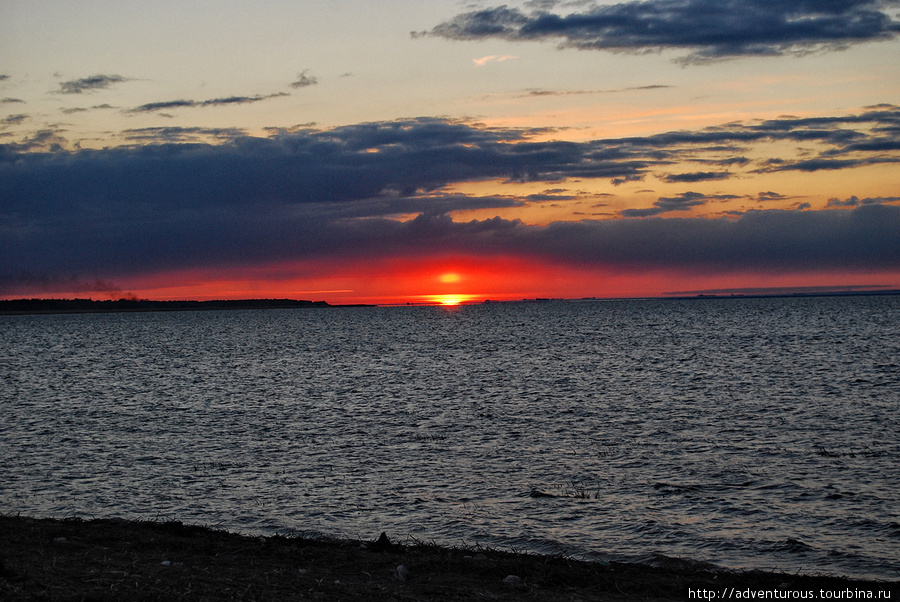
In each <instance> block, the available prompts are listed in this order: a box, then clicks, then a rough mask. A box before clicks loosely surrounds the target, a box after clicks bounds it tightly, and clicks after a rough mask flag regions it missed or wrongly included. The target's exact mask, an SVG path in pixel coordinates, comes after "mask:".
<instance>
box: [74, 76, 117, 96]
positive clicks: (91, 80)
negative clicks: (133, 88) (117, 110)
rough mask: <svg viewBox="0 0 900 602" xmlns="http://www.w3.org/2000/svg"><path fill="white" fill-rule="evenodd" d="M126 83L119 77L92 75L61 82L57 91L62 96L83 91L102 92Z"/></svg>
mask: <svg viewBox="0 0 900 602" xmlns="http://www.w3.org/2000/svg"><path fill="white" fill-rule="evenodd" d="M126 81H128V79H127V78H125V77H122V76H121V75H92V76H90V77H83V78H81V79H73V80H71V81H67V82H62V83H61V84H59V91H60V92H61V93H62V94H81V93H82V92H84V91H85V90H104V89H106V88H108V87H110V86H111V85H112V84H118V83H121V82H126Z"/></svg>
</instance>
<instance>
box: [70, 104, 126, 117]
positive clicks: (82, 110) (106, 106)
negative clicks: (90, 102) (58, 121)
mask: <svg viewBox="0 0 900 602" xmlns="http://www.w3.org/2000/svg"><path fill="white" fill-rule="evenodd" d="M114 108H115V107H114V106H112V105H110V104H105V103H104V104H102V105H94V106H92V107H90V108H88V107H70V108H66V109H60V111H62V113H63V114H64V115H71V114H72V113H85V112H87V111H91V110H99V109H114Z"/></svg>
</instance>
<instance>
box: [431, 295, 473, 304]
mask: <svg viewBox="0 0 900 602" xmlns="http://www.w3.org/2000/svg"><path fill="white" fill-rule="evenodd" d="M431 299H432V300H433V301H434V302H435V303H438V304H439V305H445V306H453V305H459V304H461V303H466V302H467V301H471V300H472V295H432V296H431Z"/></svg>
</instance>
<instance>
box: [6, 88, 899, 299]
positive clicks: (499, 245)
mask: <svg viewBox="0 0 900 602" xmlns="http://www.w3.org/2000/svg"><path fill="white" fill-rule="evenodd" d="M537 133H543V132H542V131H538V130H527V129H502V128H485V127H479V126H474V125H471V124H467V123H464V122H458V121H451V120H442V119H415V120H404V121H392V122H377V123H366V124H359V125H353V126H346V127H341V128H335V129H330V130H315V129H306V130H299V131H294V132H282V133H278V134H276V135H273V136H272V137H270V138H257V137H250V136H246V135H242V134H241V133H240V132H239V131H235V130H224V131H223V130H196V129H194V128H187V129H182V128H151V129H144V130H134V131H132V136H133V138H134V139H135V140H136V141H139V142H141V143H142V145H140V146H132V147H119V148H107V149H103V150H69V151H65V150H62V148H61V143H60V142H59V141H56V142H54V143H53V144H54V145H55V146H50V143H49V142H48V141H47V140H43V141H42V142H41V144H42V145H43V146H40V147H39V146H37V142H36V143H35V147H33V148H41V149H44V150H40V151H35V150H33V148H32V147H30V146H28V145H6V146H0V199H2V205H0V247H2V248H3V249H4V252H3V254H2V256H0V294H14V291H16V290H18V289H20V288H21V287H23V286H25V285H26V284H27V283H28V282H32V283H33V282H48V283H50V282H71V281H73V280H85V281H93V280H97V279H100V280H115V279H118V278H122V277H126V276H129V275H134V274H149V273H155V272H164V271H167V270H172V269H194V268H210V267H229V266H250V265H261V264H266V263H272V262H285V261H291V260H308V259H344V260H350V261H353V260H360V259H362V258H367V259H368V258H376V257H383V258H397V257H429V256H431V257H440V256H445V255H449V254H456V255H479V256H511V255H516V256H528V257H534V258H537V259H541V260H543V261H547V262H559V263H567V264H572V265H576V264H577V265H583V266H605V267H612V268H616V269H631V270H652V269H679V270H686V271H687V270H713V271H716V270H718V271H723V272H728V271H739V270H758V271H768V272H773V271H777V272H785V271H804V270H806V271H808V270H830V269H842V270H876V269H882V270H897V269H900V236H897V233H898V232H900V207H897V206H892V205H886V204H884V203H886V202H892V201H893V200H896V199H865V200H862V201H860V200H858V199H855V198H851V199H848V200H847V201H839V200H835V202H834V204H833V206H835V207H853V209H838V210H832V211H806V212H801V211H776V210H769V211H753V212H748V213H745V214H743V215H742V216H740V217H739V218H737V219H729V220H726V219H706V218H681V219H677V218H673V217H668V218H662V217H658V216H659V215H661V214H665V213H674V214H675V215H677V214H678V212H682V211H686V210H688V209H690V208H691V207H694V206H697V205H701V204H704V203H709V202H715V201H718V200H723V199H725V197H724V196H722V195H706V194H702V193H699V192H695V191H691V190H686V191H684V192H682V193H680V194H677V195H674V196H666V197H660V198H659V199H658V200H657V201H656V203H655V204H654V206H653V207H651V208H648V209H633V210H625V211H622V212H621V213H620V215H621V216H622V217H625V218H630V219H618V220H607V221H583V222H558V223H552V224H549V225H547V226H532V225H526V224H524V223H522V222H519V221H516V220H504V219H500V218H494V219H490V220H483V221H472V222H466V223H459V222H454V221H453V220H452V219H451V218H450V217H449V215H448V214H449V213H450V212H453V211H457V210H460V209H471V208H490V207H509V206H518V205H521V204H524V203H528V202H542V201H547V200H567V199H570V198H571V195H569V194H565V193H566V192H567V190H566V189H564V188H560V187H548V189H547V190H546V191H545V192H544V193H542V194H540V195H537V196H534V197H532V198H529V197H523V198H510V197H494V196H486V197H472V196H466V195H460V194H449V193H447V192H446V191H445V189H446V187H447V186H448V185H451V184H454V183H460V182H467V181H473V180H488V179H506V180H509V181H541V182H547V183H548V184H549V185H552V183H556V182H561V181H563V180H565V179H567V178H581V179H585V178H603V179H608V180H611V181H613V182H621V181H630V180H640V179H642V178H644V177H646V176H648V175H649V174H654V175H656V176H657V177H660V178H668V179H669V180H670V181H674V182H694V181H696V180H698V179H703V178H704V177H705V178H709V177H712V176H703V175H702V174H705V173H706V172H693V171H689V172H685V173H684V174H682V177H681V179H679V178H678V176H677V175H675V176H673V175H672V170H673V167H674V166H677V165H681V164H684V163H686V162H687V163H696V164H703V165H717V166H718V171H716V172H711V173H715V174H717V175H716V176H715V179H720V178H728V177H739V176H740V175H742V174H743V173H745V172H752V171H771V170H809V169H847V168H851V167H854V166H860V165H869V164H872V163H885V162H894V163H895V162H898V161H900V154H898V152H897V151H898V150H900V109H898V108H897V107H892V106H884V107H876V108H873V109H871V110H869V111H867V112H864V113H860V114H856V115H847V116H842V117H826V118H815V119H795V118H782V119H777V120H771V121H764V122H760V123H755V124H752V125H742V124H729V125H727V126H722V127H717V128H708V129H704V130H698V131H681V132H670V133H665V134H659V135H654V136H646V137H633V138H619V139H601V140H591V141H587V142H558V141H538V140H535V139H534V138H533V136H534V135H535V134H537ZM48 136H49V137H50V138H52V135H51V134H48ZM197 136H207V137H213V138H217V139H219V140H221V142H218V143H200V142H179V143H174V142H173V141H181V140H192V139H195V137H197ZM784 142H790V143H796V142H802V143H803V144H804V146H806V147H808V148H812V147H814V148H816V149H817V151H816V153H815V154H814V155H813V154H810V153H807V154H806V155H805V156H803V157H799V158H795V157H784V158H775V159H772V158H766V159H762V160H754V159H750V158H747V156H746V155H747V154H748V151H749V150H750V149H752V146H753V145H754V144H757V143H784ZM698 174H701V175H698ZM719 174H723V175H719ZM728 198H733V197H728ZM779 198H783V197H781V195H779V194H778V193H777V192H772V191H768V192H761V193H759V197H758V200H772V199H779ZM754 200H757V199H756V198H754ZM409 214H418V215H419V216H418V217H417V218H415V219H407V220H406V221H400V220H397V219H392V218H393V217H395V216H397V215H409Z"/></svg>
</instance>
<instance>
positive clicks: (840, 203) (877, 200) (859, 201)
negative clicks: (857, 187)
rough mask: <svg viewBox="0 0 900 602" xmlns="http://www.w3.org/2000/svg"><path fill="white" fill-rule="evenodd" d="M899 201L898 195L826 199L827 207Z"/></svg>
mask: <svg viewBox="0 0 900 602" xmlns="http://www.w3.org/2000/svg"><path fill="white" fill-rule="evenodd" d="M897 201H900V197H897V196H888V197H875V198H872V197H869V198H865V199H860V198H859V197H856V196H851V197H850V198H848V199H845V200H843V201H842V200H841V199H836V198H835V199H828V204H827V206H828V207H859V206H861V205H878V204H881V203H894V202H897Z"/></svg>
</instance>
